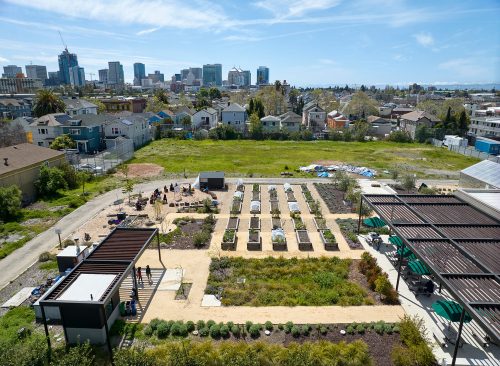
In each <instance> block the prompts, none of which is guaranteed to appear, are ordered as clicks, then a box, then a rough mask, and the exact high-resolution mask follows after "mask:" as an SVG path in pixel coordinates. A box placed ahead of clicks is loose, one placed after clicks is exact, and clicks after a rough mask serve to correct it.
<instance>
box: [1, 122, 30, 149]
mask: <svg viewBox="0 0 500 366" xmlns="http://www.w3.org/2000/svg"><path fill="white" fill-rule="evenodd" d="M26 142H28V140H27V138H26V132H24V129H23V127H22V126H21V125H20V124H17V123H14V122H12V121H7V120H2V119H0V147H7V146H13V145H17V144H23V143H26Z"/></svg>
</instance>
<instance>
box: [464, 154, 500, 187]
mask: <svg viewBox="0 0 500 366" xmlns="http://www.w3.org/2000/svg"><path fill="white" fill-rule="evenodd" d="M459 186H460V187H461V188H485V189H500V164H498V163H495V162H493V161H490V160H483V161H480V162H479V163H477V164H474V165H471V166H470V167H468V168H465V169H463V170H462V171H461V172H460V181H459Z"/></svg>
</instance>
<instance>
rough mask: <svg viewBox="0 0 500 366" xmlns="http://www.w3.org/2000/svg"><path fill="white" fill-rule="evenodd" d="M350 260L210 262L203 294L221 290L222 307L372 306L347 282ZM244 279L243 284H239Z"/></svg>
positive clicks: (360, 292)
mask: <svg viewBox="0 0 500 366" xmlns="http://www.w3.org/2000/svg"><path fill="white" fill-rule="evenodd" d="M350 265H351V260H350V259H340V258H337V257H332V258H326V257H322V258H308V259H297V258H292V259H284V258H272V257H268V258H265V259H244V258H241V257H237V258H228V257H223V258H221V259H212V263H211V264H210V276H209V278H208V283H207V288H206V290H205V292H206V293H211V294H215V293H217V292H219V290H220V289H221V288H222V289H223V291H222V303H223V304H224V305H248V306H278V305H283V306H296V305H304V306H322V305H364V304H372V303H373V299H371V298H369V297H368V295H367V293H366V291H365V290H364V289H363V288H361V286H359V285H357V284H355V283H353V282H350V281H348V276H349V267H350ZM242 279H244V281H242Z"/></svg>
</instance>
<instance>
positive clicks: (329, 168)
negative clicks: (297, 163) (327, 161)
mask: <svg viewBox="0 0 500 366" xmlns="http://www.w3.org/2000/svg"><path fill="white" fill-rule="evenodd" d="M299 170H300V171H301V172H306V173H312V172H316V173H317V175H318V177H320V178H331V177H333V173H331V172H335V171H337V170H343V171H344V172H348V173H353V174H358V175H362V176H364V177H368V178H371V177H374V176H375V175H377V171H376V170H373V169H369V168H366V167H364V166H362V167H359V166H355V165H326V166H323V165H318V164H311V165H308V166H301V167H300V168H299Z"/></svg>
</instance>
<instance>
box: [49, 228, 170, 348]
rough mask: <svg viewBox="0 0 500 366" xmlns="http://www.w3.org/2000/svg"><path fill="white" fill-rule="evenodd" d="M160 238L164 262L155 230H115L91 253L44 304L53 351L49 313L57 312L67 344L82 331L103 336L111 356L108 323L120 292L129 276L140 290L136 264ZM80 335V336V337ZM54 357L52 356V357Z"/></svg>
mask: <svg viewBox="0 0 500 366" xmlns="http://www.w3.org/2000/svg"><path fill="white" fill-rule="evenodd" d="M155 236H156V238H157V241H158V256H159V258H160V262H161V252H160V243H159V232H158V229H155V228H121V227H117V228H116V229H114V230H113V231H112V232H111V233H110V234H109V235H108V236H107V237H106V238H105V239H104V240H103V241H102V242H101V243H100V244H99V245H98V246H97V247H96V248H95V249H94V250H93V251H92V252H91V253H90V255H89V256H88V257H87V258H85V259H84V260H83V261H82V262H80V263H79V264H78V265H77V266H76V267H75V268H73V270H72V271H71V272H70V273H69V274H68V275H67V276H66V277H65V278H64V279H63V280H62V281H61V282H59V283H58V284H57V285H56V286H54V287H53V288H52V289H50V290H49V291H48V292H47V293H46V294H45V295H44V296H43V298H42V299H41V300H40V308H41V313H42V320H43V324H44V328H45V335H46V337H47V343H48V346H49V348H48V349H49V352H50V349H51V345H50V337H49V332H48V328H47V316H46V311H47V309H49V310H51V311H52V312H53V310H52V309H57V313H58V314H59V315H60V320H61V323H62V326H63V329H64V336H65V339H66V342H68V343H70V339H72V338H73V337H74V333H75V332H78V330H79V329H80V330H82V331H84V333H85V334H87V335H88V336H91V335H92V336H98V337H99V336H102V335H103V329H104V332H105V333H104V335H105V340H106V343H107V345H108V349H109V351H110V354H112V348H111V343H110V340H109V325H108V319H112V320H113V319H115V318H116V316H117V311H118V304H119V301H120V299H119V288H120V286H121V284H122V282H123V281H124V280H125V278H127V276H128V275H129V274H132V276H133V281H134V286H135V288H136V289H137V290H138V284H137V278H136V273H135V272H136V269H135V264H136V262H137V260H138V259H139V257H140V256H141V255H142V253H143V252H144V250H146V248H147V247H148V246H149V244H150V243H151V242H152V241H153V239H154V237H155ZM78 335H79V333H78ZM49 356H50V353H49Z"/></svg>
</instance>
